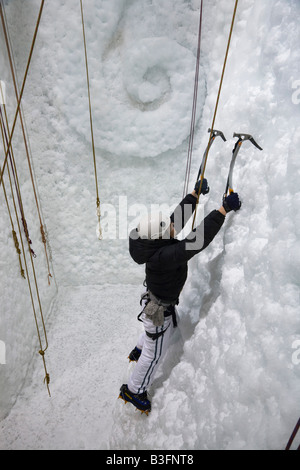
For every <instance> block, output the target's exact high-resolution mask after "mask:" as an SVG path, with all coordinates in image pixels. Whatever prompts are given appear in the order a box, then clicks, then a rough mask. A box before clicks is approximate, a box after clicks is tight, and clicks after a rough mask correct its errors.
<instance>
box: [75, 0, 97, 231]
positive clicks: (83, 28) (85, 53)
mask: <svg viewBox="0 0 300 470" xmlns="http://www.w3.org/2000/svg"><path fill="white" fill-rule="evenodd" d="M80 7H81V22H82V33H83V44H84V55H85V68H86V80H87V90H88V98H89V112H90V126H91V137H92V150H93V159H94V172H95V183H96V194H97V199H96V205H97V216H98V232H99V235H98V238H99V240H101V239H102V230H101V224H100V219H101V209H100V198H99V189H98V177H97V165H96V152H95V143H94V131H93V117H92V104H91V91H90V79H89V66H88V56H87V47H86V38H85V26H84V13H83V4H82V0H80Z"/></svg>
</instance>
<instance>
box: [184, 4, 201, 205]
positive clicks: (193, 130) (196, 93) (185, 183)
mask: <svg viewBox="0 0 300 470" xmlns="http://www.w3.org/2000/svg"><path fill="white" fill-rule="evenodd" d="M202 12H203V0H201V6H200V20H199V31H198V47H197V61H196V71H195V83H194V98H193V107H192V118H191V128H190V136H189V148H188V157H187V164H186V171H185V182H184V189H183V198H184V197H185V196H186V194H187V191H188V185H189V177H190V171H191V162H192V154H193V143H194V134H195V121H196V110H197V97H198V86H199V68H200V53H201V31H202Z"/></svg>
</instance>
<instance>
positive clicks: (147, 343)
mask: <svg viewBox="0 0 300 470" xmlns="http://www.w3.org/2000/svg"><path fill="white" fill-rule="evenodd" d="M200 188H201V194H207V193H208V191H209V188H208V184H207V180H206V179H203V181H202V184H201V181H200V180H199V181H198V182H197V183H196V185H195V188H194V191H193V192H192V193H191V194H188V195H187V196H186V197H185V198H184V199H183V200H182V201H181V203H180V204H179V205H178V206H177V208H176V209H175V211H174V212H173V214H172V215H171V217H170V216H167V215H165V214H163V213H161V212H160V213H155V214H150V215H149V216H147V217H146V218H143V219H142V220H141V221H140V224H139V226H138V227H137V228H136V229H134V230H133V231H132V232H131V233H130V237H129V252H130V254H131V256H132V258H133V260H134V261H135V262H136V263H138V264H145V265H146V280H145V285H146V289H147V290H146V293H145V294H144V295H143V297H142V303H143V311H142V313H141V314H140V315H139V319H140V320H141V321H142V322H143V325H144V332H143V333H142V335H141V336H140V338H139V340H138V343H137V345H136V347H135V348H134V349H133V350H132V351H131V353H130V355H129V359H130V360H131V361H136V362H137V364H136V366H135V368H134V370H133V373H132V374H131V376H130V378H129V381H128V384H123V385H122V387H121V389H120V396H119V398H122V399H123V400H124V401H125V402H130V403H132V404H133V405H134V406H135V407H136V408H137V409H139V410H140V411H142V412H145V413H146V414H148V412H150V411H151V402H150V400H149V398H148V396H147V390H148V388H149V387H150V385H151V384H152V382H153V379H154V376H155V373H156V371H157V368H158V366H159V364H160V362H161V360H162V358H163V356H164V354H165V352H166V350H167V348H168V344H169V340H170V338H171V335H172V331H173V329H174V328H175V327H176V325H177V323H176V309H175V305H177V304H178V303H179V296H180V292H181V290H182V288H183V286H184V284H185V281H186V279H187V272H188V266H187V264H188V261H189V260H190V259H191V258H192V257H193V256H195V255H196V254H198V253H200V252H201V251H202V250H204V249H205V248H206V247H207V246H208V245H209V244H210V243H211V242H212V240H213V239H214V237H215V236H216V235H217V233H218V232H219V230H220V228H221V227H222V225H223V223H224V220H225V216H226V214H227V213H228V212H230V211H232V210H233V211H237V210H239V209H240V207H241V202H240V200H239V196H238V194H237V193H234V192H232V193H231V194H230V195H229V196H226V197H224V198H223V204H222V206H221V207H220V209H218V210H213V211H212V212H211V213H210V214H208V215H207V216H206V217H205V219H204V220H203V221H202V223H201V224H200V225H199V226H198V227H196V228H195V229H194V230H192V232H191V233H190V234H189V235H188V236H187V237H186V238H185V239H183V240H178V239H176V238H175V237H176V234H177V233H179V232H180V231H181V230H182V229H183V227H184V226H185V224H186V223H187V221H188V220H189V218H190V217H191V215H192V213H193V212H194V211H195V208H196V205H197V198H198V194H199V190H200Z"/></svg>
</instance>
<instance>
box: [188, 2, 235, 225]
mask: <svg viewBox="0 0 300 470" xmlns="http://www.w3.org/2000/svg"><path fill="white" fill-rule="evenodd" d="M238 3H239V0H236V1H235V6H234V11H233V16H232V21H231V26H230V32H229V38H228V43H227V48H226V54H225V59H224V64H223V69H222V74H221V81H220V85H219V91H218V96H217V101H216V105H215V111H214V116H213V120H212V125H211V126H210V129H211V131H210V136H209V140H208V142H210V139H211V138H212V135H213V132H214V126H215V120H216V116H217V111H218V106H219V100H220V95H221V90H222V85H223V79H224V74H225V69H226V64H227V59H228V53H229V48H230V43H231V37H232V32H233V27H234V22H235V16H236V11H237V7H238ZM208 154H209V148H208V151H207V153H206V157H205V160H204V165H203V168H202V173H201V181H200V187H199V191H198V196H197V204H196V210H195V213H194V220H193V228H194V224H195V220H196V215H197V206H198V203H199V197H200V194H201V189H202V184H203V179H204V173H205V169H206V164H207V159H208Z"/></svg>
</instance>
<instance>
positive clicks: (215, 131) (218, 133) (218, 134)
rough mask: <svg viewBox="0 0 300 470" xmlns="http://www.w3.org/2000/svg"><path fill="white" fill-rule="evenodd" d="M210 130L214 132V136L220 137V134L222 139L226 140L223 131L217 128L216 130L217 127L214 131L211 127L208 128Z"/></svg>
mask: <svg viewBox="0 0 300 470" xmlns="http://www.w3.org/2000/svg"><path fill="white" fill-rule="evenodd" d="M208 132H210V133H212V137H218V136H220V137H222V139H223V140H224V142H226V139H225V136H224V134H223V132H221V131H217V130H215V129H214V130H213V131H212V130H211V129H208Z"/></svg>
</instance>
